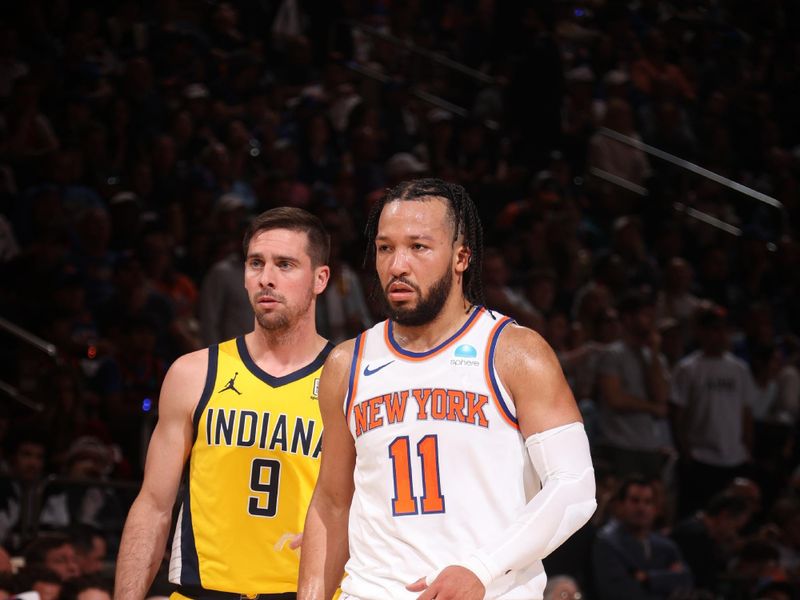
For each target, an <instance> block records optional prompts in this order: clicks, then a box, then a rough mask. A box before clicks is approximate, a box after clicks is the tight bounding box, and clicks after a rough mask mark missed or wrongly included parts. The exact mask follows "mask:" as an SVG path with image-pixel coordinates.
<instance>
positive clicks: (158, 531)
mask: <svg viewBox="0 0 800 600" xmlns="http://www.w3.org/2000/svg"><path fill="white" fill-rule="evenodd" d="M169 525H170V515H169V514H161V513H159V511H157V510H155V509H152V508H151V507H150V506H148V505H147V503H146V502H144V501H141V498H139V499H137V500H136V502H134V504H133V506H132V507H131V510H130V513H128V519H127V520H126V522H125V529H124V530H123V532H122V540H121V541H120V547H119V556H118V557H117V572H116V576H115V581H114V600H142V599H143V598H144V597H145V595H146V594H147V590H148V589H149V588H150V585H151V584H152V582H153V579H154V578H155V576H156V573H157V572H158V568H159V566H160V565H161V561H162V559H163V558H164V550H165V549H166V544H167V536H168V535H169Z"/></svg>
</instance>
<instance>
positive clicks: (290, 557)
mask: <svg viewBox="0 0 800 600" xmlns="http://www.w3.org/2000/svg"><path fill="white" fill-rule="evenodd" d="M329 247H330V242H329V237H328V235H327V233H326V232H325V230H324V229H323V226H322V223H321V222H320V221H319V219H317V218H316V217H315V216H313V215H311V214H309V213H307V212H306V211H304V210H301V209H296V208H276V209H272V210H269V211H267V212H265V213H263V214H261V215H259V216H258V217H256V218H255V220H254V221H253V223H252V224H251V226H250V228H249V230H248V231H247V233H246V234H245V238H244V250H245V256H246V259H245V261H246V264H245V277H244V285H245V288H246V289H247V292H248V295H249V296H250V300H251V304H252V306H253V310H254V311H255V329H254V331H252V332H250V333H248V334H247V335H244V336H242V337H239V338H236V339H234V340H229V341H227V342H224V343H221V344H218V345H213V346H210V347H209V348H206V349H204V350H200V351H197V352H193V353H190V354H186V355H184V356H182V357H180V358H179V359H178V360H176V361H175V363H174V364H173V365H172V366H171V367H170V369H169V372H168V373H167V375H166V377H165V379H164V383H163V386H162V390H161V397H160V400H159V421H158V425H157V426H156V428H155V431H154V432H153V437H152V439H151V441H150V447H149V450H148V455H147V463H146V466H145V474H144V482H143V484H142V489H141V492H140V493H139V495H138V497H137V498H136V501H135V502H134V504H133V506H132V507H131V511H130V513H129V515H128V519H127V522H126V523H125V529H124V531H123V535H122V541H121V544H120V551H119V557H118V560H117V573H116V582H115V592H114V596H115V598H116V599H117V600H141V599H142V598H144V597H145V594H146V593H147V590H148V588H149V586H150V584H151V583H152V581H153V578H154V577H155V574H156V571H157V570H158V567H159V565H160V563H161V560H162V557H163V556H164V550H165V546H166V543H167V535H168V532H169V529H170V522H171V517H172V508H173V504H174V502H175V499H176V495H177V493H178V488H179V484H180V482H181V477H182V474H183V473H184V470H186V473H187V479H186V481H185V485H184V486H183V487H184V491H183V493H182V497H181V499H180V500H181V505H180V512H179V516H178V521H177V524H176V530H175V537H174V540H173V543H172V554H171V561H170V581H172V582H174V583H176V584H178V585H179V586H180V587H179V588H178V591H177V592H175V593H173V596H172V598H173V600H178V599H181V598H193V599H197V600H206V599H209V600H226V599H228V598H230V599H231V600H239V598H240V597H250V598H254V597H256V596H258V597H259V598H260V599H261V598H269V599H274V600H278V599H281V600H282V599H288V598H294V597H295V593H296V590H297V574H298V565H299V557H298V554H297V551H296V549H295V547H296V546H297V544H298V543H299V535H298V534H299V533H300V532H301V531H302V527H303V520H304V518H305V514H306V508H307V506H308V503H309V501H310V498H311V493H312V490H313V487H314V484H315V481H316V479H317V473H318V470H319V464H320V450H321V438H322V421H321V419H320V415H319V408H318V405H317V398H316V395H317V385H318V381H319V377H320V372H321V369H322V364H323V362H324V361H325V358H326V356H327V354H328V352H329V351H330V349H331V344H330V343H329V342H328V341H327V340H325V339H324V338H322V337H321V336H320V335H318V334H317V331H316V327H315V323H314V313H315V305H316V297H317V296H318V295H319V294H321V293H322V292H323V290H324V289H325V286H326V285H327V283H328V277H329V275H330V272H329V268H328V267H327V266H326V263H327V261H328V252H329ZM187 465H188V468H186V469H185V467H186V466H187Z"/></svg>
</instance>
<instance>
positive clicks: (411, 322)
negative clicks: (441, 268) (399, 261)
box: [380, 268, 453, 327]
mask: <svg viewBox="0 0 800 600" xmlns="http://www.w3.org/2000/svg"><path fill="white" fill-rule="evenodd" d="M395 282H400V283H403V284H405V285H407V286H409V287H410V288H412V289H413V290H414V291H415V292H416V293H417V298H419V300H418V301H417V304H416V306H411V307H405V306H393V305H392V303H391V302H389V298H388V295H389V286H390V285H391V284H393V283H395ZM452 283H453V271H452V270H451V269H449V268H448V269H446V270H445V272H444V274H443V275H442V276H441V277H440V278H439V279H438V280H436V281H435V282H434V284H433V285H432V286H431V288H430V290H428V293H427V295H423V294H422V290H421V289H420V288H419V286H418V285H416V284H414V283H411V282H410V281H409V280H408V279H406V278H405V277H398V278H396V279H392V280H391V281H389V283H388V284H386V287H385V288H384V289H383V293H382V294H381V296H380V297H381V303H382V304H383V308H384V310H385V311H386V314H387V315H389V318H390V319H391V320H392V321H394V322H395V323H397V324H398V325H405V326H407V327H419V326H421V325H427V324H428V323H430V322H431V321H433V320H434V319H435V318H436V317H438V316H439V313H440V312H442V308H444V305H445V303H446V302H447V298H448V296H449V295H450V288H451V286H452Z"/></svg>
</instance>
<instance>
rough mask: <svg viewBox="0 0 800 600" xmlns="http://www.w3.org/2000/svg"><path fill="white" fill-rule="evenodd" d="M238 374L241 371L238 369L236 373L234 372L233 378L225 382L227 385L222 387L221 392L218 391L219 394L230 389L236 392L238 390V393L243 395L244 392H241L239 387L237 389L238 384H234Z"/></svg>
mask: <svg viewBox="0 0 800 600" xmlns="http://www.w3.org/2000/svg"><path fill="white" fill-rule="evenodd" d="M238 374H239V372H238V371H237V372H236V373H234V374H233V377H231V380H230V381H229V382H228V383H226V384H225V387H224V388H222V389H221V390H220V391H219V392H217V393H218V394H221V393H222V392H227V391H228V390H233V391H234V392H236V393H237V394H239V395H240V396H241V395H242V392H240V391H239V390H237V389H236V386H234V385H233V382H234V381H236V376H237V375H238Z"/></svg>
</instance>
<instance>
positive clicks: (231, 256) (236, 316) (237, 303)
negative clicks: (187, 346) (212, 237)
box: [199, 240, 253, 345]
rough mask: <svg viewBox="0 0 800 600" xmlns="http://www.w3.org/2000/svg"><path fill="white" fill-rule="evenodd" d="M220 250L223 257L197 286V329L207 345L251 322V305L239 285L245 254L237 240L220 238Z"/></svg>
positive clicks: (240, 332)
mask: <svg viewBox="0 0 800 600" xmlns="http://www.w3.org/2000/svg"><path fill="white" fill-rule="evenodd" d="M220 254H223V257H222V258H220V259H219V260H218V261H217V262H215V263H214V264H213V265H212V266H211V268H210V269H209V270H208V273H207V274H206V276H205V277H204V278H203V283H202V285H201V286H200V303H199V305H200V332H201V337H202V339H203V343H205V344H208V345H211V344H216V343H218V342H222V341H225V340H230V339H232V338H235V337H237V336H239V335H243V334H245V333H247V332H248V331H249V330H250V328H251V327H252V326H253V307H252V306H251V305H250V299H249V298H248V297H247V292H246V291H245V289H244V286H243V285H242V281H244V258H243V257H242V254H241V250H240V249H239V244H238V243H235V242H233V241H229V240H222V241H220Z"/></svg>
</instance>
